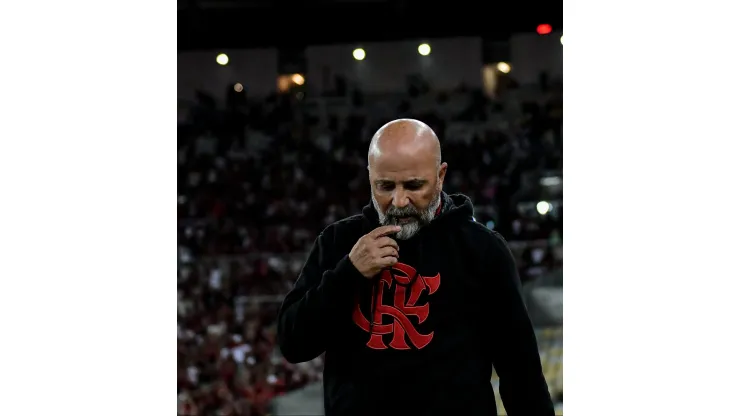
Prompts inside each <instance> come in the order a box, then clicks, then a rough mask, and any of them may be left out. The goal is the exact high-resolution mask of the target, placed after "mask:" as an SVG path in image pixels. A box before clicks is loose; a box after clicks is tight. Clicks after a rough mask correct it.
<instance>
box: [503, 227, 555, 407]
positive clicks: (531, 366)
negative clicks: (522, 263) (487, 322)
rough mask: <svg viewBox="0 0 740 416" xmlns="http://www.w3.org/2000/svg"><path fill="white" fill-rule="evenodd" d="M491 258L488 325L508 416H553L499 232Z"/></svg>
mask: <svg viewBox="0 0 740 416" xmlns="http://www.w3.org/2000/svg"><path fill="white" fill-rule="evenodd" d="M492 240H493V241H492V245H491V252H490V256H491V259H492V261H493V270H494V271H495V275H494V276H495V278H494V279H492V280H493V285H494V287H493V288H492V293H493V296H494V297H495V298H494V299H493V305H492V306H493V307H492V308H491V312H492V313H493V315H492V316H491V322H495V323H496V324H495V334H494V338H493V339H494V341H493V357H492V361H493V366H494V368H495V369H496V373H497V374H498V376H499V391H500V393H501V400H502V401H503V404H504V408H505V409H506V413H507V414H508V415H510V416H553V415H554V414H555V410H554V408H553V404H552V399H551V398H550V393H549V390H548V388H547V382H546V381H545V377H544V375H543V373H542V364H541V363H540V354H539V349H538V348H537V339H536V338H535V333H534V328H533V327H532V322H531V321H530V319H529V314H528V313H527V309H526V307H525V304H524V298H523V296H522V288H521V282H520V280H519V274H518V272H517V267H516V262H515V260H514V256H513V255H512V254H511V251H510V250H509V246H508V245H507V244H506V242H505V241H504V239H503V237H501V236H500V235H499V234H498V233H495V234H494V236H493V238H492Z"/></svg>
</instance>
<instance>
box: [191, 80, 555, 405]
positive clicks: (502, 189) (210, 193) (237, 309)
mask: <svg viewBox="0 0 740 416" xmlns="http://www.w3.org/2000/svg"><path fill="white" fill-rule="evenodd" d="M560 88H561V87H560V86H553V87H552V88H551V89H550V90H547V91H540V92H539V94H533V93H532V94H530V93H527V94H524V93H523V92H517V93H512V95H511V96H508V97H500V98H498V99H495V100H491V99H489V98H486V97H484V96H482V95H481V94H480V93H479V92H476V91H469V90H466V89H461V90H459V91H455V92H446V93H431V92H428V93H416V94H408V93H404V94H396V95H383V96H364V97H363V98H362V100H361V102H362V104H361V105H360V104H358V103H357V100H356V94H355V96H354V99H351V98H350V97H331V98H327V97H322V98H311V97H303V98H300V99H299V98H298V97H297V96H290V95H288V96H280V97H270V98H267V99H265V100H253V101H249V102H247V103H246V104H240V105H238V106H236V107H232V108H218V107H217V106H215V105H214V104H213V103H209V102H208V101H207V100H201V101H200V102H195V103H190V104H189V107H188V108H189V112H188V114H187V115H186V116H183V118H182V120H183V121H182V122H181V123H180V124H179V125H178V402H179V404H180V410H181V413H182V414H203V415H207V414H215V413H214V412H217V411H227V410H228V411H231V412H233V413H234V414H239V415H246V414H250V415H252V416H259V415H264V414H266V412H267V404H268V403H269V401H270V399H271V398H272V397H275V396H276V395H280V394H283V393H285V392H287V391H290V390H295V389H299V388H301V387H303V386H305V385H307V384H308V383H311V382H315V381H319V380H320V379H321V368H322V362H323V361H322V358H321V357H319V358H317V359H316V360H314V361H313V362H311V363H304V364H299V365H292V364H289V363H287V362H285V360H283V359H282V358H281V356H280V354H279V351H278V350H277V349H276V348H275V347H274V345H275V343H274V339H275V322H274V319H275V316H276V313H277V308H278V306H279V303H280V301H281V299H282V296H283V295H284V294H285V293H286V292H287V290H289V288H290V286H291V285H292V282H293V280H294V279H295V277H296V276H297V273H298V271H299V270H300V267H301V265H302V262H303V261H304V259H305V254H306V251H307V250H308V248H309V247H310V245H311V243H312V242H313V239H314V238H315V236H316V235H317V234H318V232H320V231H321V229H323V228H324V227H325V226H326V225H327V224H329V223H331V222H333V221H336V220H338V219H341V218H342V217H345V216H348V215H352V214H354V213H357V212H359V210H360V209H361V207H362V206H363V205H365V204H366V203H367V202H368V200H369V190H368V189H369V187H368V184H367V176H366V175H367V174H366V170H365V166H366V151H367V144H368V140H369V138H370V136H371V135H372V132H373V131H374V130H375V129H377V128H378V127H379V126H380V125H382V124H383V123H384V122H386V121H388V120H389V119H390V118H397V117H404V116H406V117H414V118H418V119H421V120H423V121H425V122H427V123H428V124H430V125H431V126H432V127H433V128H434V129H435V130H436V131H437V132H438V134H439V136H440V138H441V141H442V145H443V159H444V160H445V161H447V162H448V163H449V165H450V167H449V169H450V171H449V175H448V178H447V181H446V183H445V190H446V191H447V192H450V193H453V192H463V193H466V194H467V195H469V196H470V197H471V198H472V199H473V201H474V203H475V205H476V212H477V216H476V220H477V221H479V222H481V223H482V224H484V225H486V226H488V227H490V228H493V229H495V230H497V231H499V232H501V233H502V234H503V235H504V236H505V237H506V238H507V239H508V240H509V241H510V243H511V246H512V250H513V251H514V253H515V255H516V258H517V260H518V262H519V265H520V274H521V276H522V279H523V281H524V283H525V284H528V282H535V281H538V279H539V278H540V277H541V276H545V275H547V274H548V273H550V272H552V271H553V270H558V269H560V267H561V265H562V250H561V248H560V247H561V239H562V204H561V203H560V195H561V192H562V188H561V183H562V181H561V177H562V174H561V173H560V172H561V164H562V151H561V150H562V119H561V117H562V116H561V115H560V114H562V111H561V110H559V109H560V108H561V106H562V103H561V101H560V100H561V98H560V91H561V90H560ZM358 93H359V92H358ZM179 106H180V108H181V109H182V108H185V107H184V105H183V104H182V103H179ZM533 319H534V318H533ZM538 339H539V341H540V350H541V357H542V364H543V368H544V372H545V376H546V378H547V381H548V384H549V386H550V390H551V393H552V395H553V397H554V398H556V399H557V398H558V397H562V389H563V386H562V329H561V328H550V327H548V328H542V329H539V330H538ZM492 383H493V385H494V386H497V379H496V376H495V375H494V377H493V379H492ZM497 394H498V392H497ZM499 403H500V400H499ZM500 411H501V413H502V414H503V409H500Z"/></svg>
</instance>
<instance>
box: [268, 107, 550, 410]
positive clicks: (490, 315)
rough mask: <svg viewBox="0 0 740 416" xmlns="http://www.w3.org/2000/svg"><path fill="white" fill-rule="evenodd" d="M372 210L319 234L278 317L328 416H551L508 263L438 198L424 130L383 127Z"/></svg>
mask: <svg viewBox="0 0 740 416" xmlns="http://www.w3.org/2000/svg"><path fill="white" fill-rule="evenodd" d="M368 171H369V176H370V187H371V193H370V195H371V201H372V202H371V203H370V204H368V206H366V207H365V208H364V209H363V212H362V215H355V216H352V217H349V218H346V219H343V220H341V221H338V222H336V223H334V224H332V225H330V226H328V227H327V228H326V229H325V230H324V231H323V232H322V233H321V235H319V237H318V238H317V239H316V242H315V244H314V246H313V249H312V250H311V253H310V255H309V257H308V260H307V261H306V264H305V265H304V267H303V270H302V271H301V274H300V276H299V277H298V280H297V281H296V283H295V286H294V288H293V290H292V291H291V292H290V293H289V294H288V295H287V296H286V298H285V300H284V301H283V305H282V307H281V308H280V313H279V319H278V342H279V344H280V349H281V351H282V353H283V355H284V357H285V358H286V359H287V360H288V361H290V362H293V363H298V362H303V361H309V360H312V359H314V358H316V357H318V356H319V355H321V354H322V353H326V354H325V367H324V409H325V414H326V416H366V415H367V416H388V415H404V416H457V415H461V416H462V415H465V416H484V415H485V416H491V415H495V414H496V400H495V396H494V393H493V388H492V386H491V383H490V380H491V374H492V365H493V367H495V369H496V372H497V373H498V375H499V379H500V384H499V385H500V391H501V397H502V399H503V404H504V407H505V408H506V411H507V413H508V414H509V415H510V416H552V415H554V410H553V405H552V401H551V400H550V395H549V393H548V388H547V384H546V383H545V379H544V377H543V374H542V367H541V365H540V357H539V352H538V349H537V341H536V339H535V335H534V330H533V329H532V324H531V322H530V320H529V316H528V315H527V311H526V309H525V306H524V302H523V300H522V296H521V287H520V282H519V277H518V276H517V271H516V270H517V268H516V265H515V263H514V259H513V257H512V255H511V252H510V251H509V248H508V246H507V245H506V242H505V241H504V240H503V238H502V237H501V236H500V235H498V234H497V233H496V232H494V231H491V230H489V229H487V228H486V227H484V226H482V225H480V224H478V223H476V222H475V221H474V220H473V205H472V203H471V202H470V199H468V198H467V197H466V196H464V195H447V194H445V193H444V192H443V191H442V185H443V183H444V179H445V174H446V173H447V164H446V163H442V159H441V152H440V146H439V140H438V139H437V136H436V135H435V134H434V131H432V129H431V128H429V126H427V125H426V124H424V123H422V122H420V121H417V120H409V119H401V120H395V121H392V122H390V123H388V124H386V125H385V126H383V127H382V128H381V129H380V130H378V132H377V133H376V134H375V135H374V136H373V138H372V141H371V143H370V149H369V151H368Z"/></svg>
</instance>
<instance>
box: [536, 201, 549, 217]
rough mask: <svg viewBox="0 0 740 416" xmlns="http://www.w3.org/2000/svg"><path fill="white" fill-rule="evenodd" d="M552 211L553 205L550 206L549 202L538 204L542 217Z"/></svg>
mask: <svg viewBox="0 0 740 416" xmlns="http://www.w3.org/2000/svg"><path fill="white" fill-rule="evenodd" d="M550 211H552V204H550V203H549V202H547V201H540V202H538V203H537V212H538V213H539V214H540V215H545V214H547V213H548V212H550Z"/></svg>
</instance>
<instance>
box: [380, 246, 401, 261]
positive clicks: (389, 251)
mask: <svg viewBox="0 0 740 416" xmlns="http://www.w3.org/2000/svg"><path fill="white" fill-rule="evenodd" d="M378 257H381V258H383V257H395V258H398V250H397V249H396V248H393V247H390V246H386V247H381V248H380V249H379V251H378Z"/></svg>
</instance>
